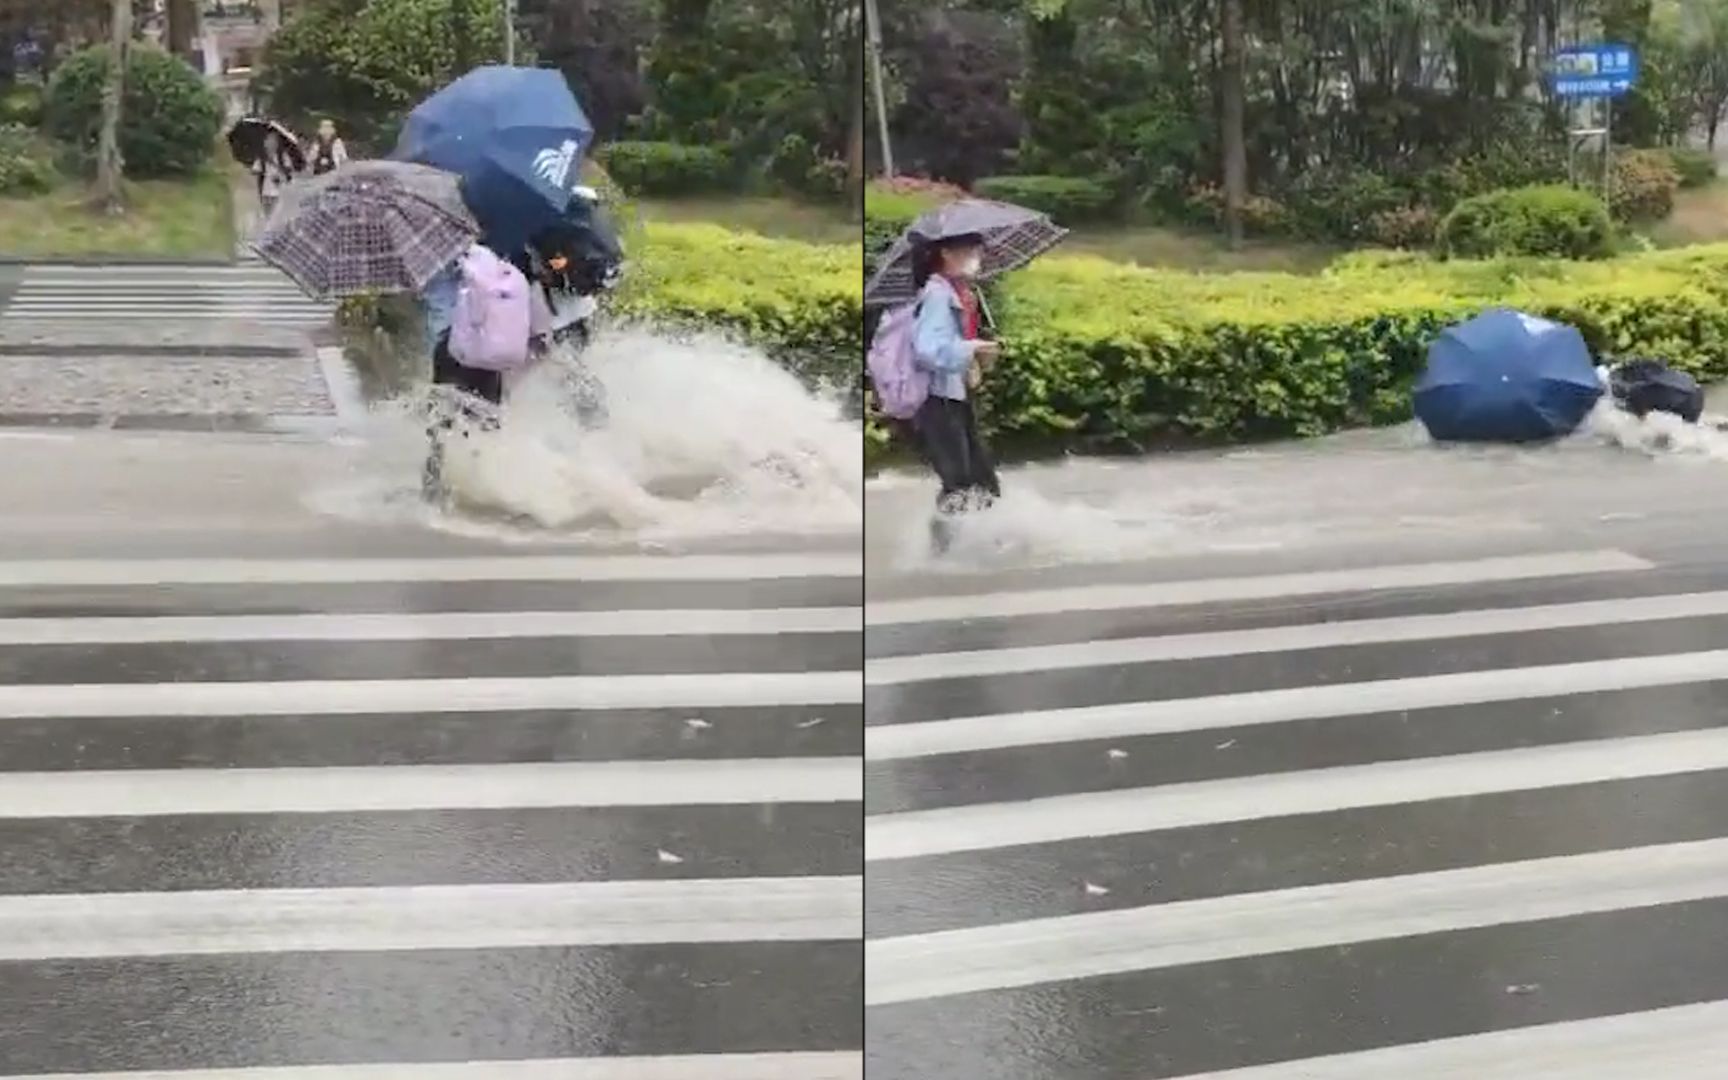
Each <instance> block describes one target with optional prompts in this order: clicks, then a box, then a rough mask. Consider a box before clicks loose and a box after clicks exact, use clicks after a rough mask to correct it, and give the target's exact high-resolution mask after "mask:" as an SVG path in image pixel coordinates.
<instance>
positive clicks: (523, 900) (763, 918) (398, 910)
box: [0, 877, 864, 960]
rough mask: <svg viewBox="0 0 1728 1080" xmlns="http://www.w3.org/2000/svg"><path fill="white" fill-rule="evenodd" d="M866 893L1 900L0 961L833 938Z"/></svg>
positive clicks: (648, 891)
mask: <svg viewBox="0 0 1728 1080" xmlns="http://www.w3.org/2000/svg"><path fill="white" fill-rule="evenodd" d="M863 903H864V897H863V879H861V878H858V877H797V878H717V879H695V880H685V881H677V880H674V881H596V882H556V883H549V884H541V883H534V884H485V885H411V886H406V887H394V888H331V889H218V890H199V891H186V892H148V893H87V894H83V895H65V894H50V895H30V896H0V960H61V959H91V958H98V957H119V956H172V955H193V954H198V955H210V954H216V953H273V952H340V951H367V952H378V951H399V950H405V949H507V948H527V947H545V946H572V945H643V944H694V943H703V942H719V941H844V940H850V939H856V938H858V937H860V936H862V934H863V923H864V911H863Z"/></svg>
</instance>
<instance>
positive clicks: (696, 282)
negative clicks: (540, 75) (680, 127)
mask: <svg viewBox="0 0 1728 1080" xmlns="http://www.w3.org/2000/svg"><path fill="white" fill-rule="evenodd" d="M636 250H639V251H640V258H639V259H638V260H637V261H636V262H634V263H633V264H632V268H631V272H630V274H629V276H628V277H627V278H626V285H625V288H624V289H623V291H622V292H621V294H620V295H619V296H618V297H617V299H616V302H615V303H614V304H613V305H612V310H613V311H615V312H616V313H617V314H619V315H620V316H622V317H625V318H635V319H641V320H644V321H648V322H653V323H657V324H662V325H665V326H668V327H670V328H676V329H703V330H711V331H720V332H724V333H728V334H732V335H736V336H737V337H738V338H740V339H741V340H744V341H747V342H749V343H751V344H752V345H755V346H757V347H758V348H761V349H764V350H766V351H767V352H768V353H769V355H771V356H773V357H774V358H775V359H776V360H778V361H779V362H781V363H782V364H784V365H785V366H786V367H787V368H788V369H790V370H792V371H793V372H795V373H797V374H798V375H799V376H800V377H801V378H804V379H805V380H807V381H808V382H810V383H812V384H818V385H825V386H830V387H833V386H840V387H845V388H848V389H851V388H855V387H856V386H857V385H858V380H859V374H858V370H859V366H860V365H859V359H858V358H859V357H860V356H862V355H863V352H864V341H863V267H862V261H861V257H860V253H859V250H858V246H857V245H856V244H845V245H816V244H804V243H799V242H797V241H793V240H775V239H769V238H766V237H762V236H757V235H755V234H753V233H734V232H729V231H728V230H726V229H722V228H720V227H719V226H717V225H667V224H655V223H649V224H648V225H647V226H646V228H645V231H644V234H643V239H642V243H641V247H640V248H639V249H636ZM395 299H396V298H392V297H386V298H383V299H382V300H379V299H375V298H370V297H360V298H355V299H351V300H348V301H346V302H345V303H344V304H343V307H342V311H341V312H340V321H341V323H342V325H343V327H344V331H345V338H346V344H347V348H348V352H349V355H350V356H351V357H353V358H354V359H355V360H356V361H357V364H358V366H359V367H360V368H361V369H362V371H363V372H367V373H368V377H369V378H372V379H375V380H376V383H377V385H383V386H388V385H400V383H401V381H402V379H403V375H402V373H401V372H400V370H399V369H400V367H401V365H403V364H404V362H405V360H406V362H408V363H409V364H411V365H413V366H414V370H419V368H418V365H419V364H420V363H421V361H420V359H419V357H420V356H421V355H422V353H420V351H419V350H420V349H421V347H422V346H421V345H420V343H419V342H418V340H417V339H418V337H419V335H420V323H419V319H418V317H417V315H416V314H415V313H414V311H413V309H412V305H411V304H410V305H409V306H407V307H404V306H403V305H402V304H400V303H396V302H395Z"/></svg>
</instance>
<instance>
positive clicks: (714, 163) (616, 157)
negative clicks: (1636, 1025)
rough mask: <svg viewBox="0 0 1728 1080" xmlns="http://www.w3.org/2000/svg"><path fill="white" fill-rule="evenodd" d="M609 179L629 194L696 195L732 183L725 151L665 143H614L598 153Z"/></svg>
mask: <svg viewBox="0 0 1728 1080" xmlns="http://www.w3.org/2000/svg"><path fill="white" fill-rule="evenodd" d="M598 156H599V158H600V160H601V163H602V164H604V165H605V166H606V170H607V172H609V173H611V175H612V179H613V180H615V181H617V182H618V185H619V186H620V187H622V188H623V189H624V190H625V191H627V192H629V193H630V194H632V195H699V194H702V193H705V192H712V191H723V190H726V189H727V188H729V187H731V186H732V179H733V178H732V163H731V160H730V157H729V155H728V154H727V153H726V151H725V150H722V149H720V148H718V147H713V146H685V145H682V144H680V143H669V142H615V143H612V144H610V145H608V146H606V147H603V148H602V149H601V150H600V151H599V154H598Z"/></svg>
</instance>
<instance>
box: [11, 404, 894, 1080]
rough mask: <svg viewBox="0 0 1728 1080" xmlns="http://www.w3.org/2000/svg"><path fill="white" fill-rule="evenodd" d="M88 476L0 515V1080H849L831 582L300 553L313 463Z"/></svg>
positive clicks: (434, 540)
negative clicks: (300, 473)
mask: <svg viewBox="0 0 1728 1080" xmlns="http://www.w3.org/2000/svg"><path fill="white" fill-rule="evenodd" d="M91 438H95V437H92V436H78V437H76V438H75V439H67V440H64V441H50V440H47V439H38V438H35V437H25V436H18V437H16V438H9V439H8V440H6V443H7V446H8V449H9V451H11V460H12V462H13V468H12V469H10V470H9V472H8V475H7V476H6V477H5V478H3V479H0V504H3V505H5V506H6V507H7V513H8V515H9V517H8V520H7V527H6V528H5V529H4V530H0V531H3V532H4V534H5V535H4V538H3V539H0V851H3V852H4V853H5V857H4V858H0V1077H6V1078H8V1080H11V1078H18V1077H26V1076H30V1077H40V1076H45V1075H53V1076H59V1075H64V1074H75V1075H78V1076H81V1077H90V1078H94V1080H103V1078H109V1077H114V1078H118V1077H134V1076H141V1075H145V1074H147V1075H149V1076H151V1077H156V1078H162V1080H171V1078H174V1077H177V1076H179V1075H181V1073H182V1072H183V1071H185V1072H186V1075H187V1076H188V1078H189V1080H190V1078H191V1077H192V1076H194V1075H195V1076H196V1077H198V1080H208V1078H210V1077H223V1078H228V1077H251V1076H268V1077H269V1080H381V1078H404V1080H405V1078H410V1077H411V1078H415V1080H420V1078H427V1080H445V1078H449V1080H467V1078H473V1080H495V1078H500V1077H505V1076H509V1077H520V1078H532V1080H542V1078H544V1080H551V1078H555V1077H556V1078H560V1080H563V1078H570V1080H575V1078H582V1080H589V1078H594V1080H599V1078H607V1080H611V1078H631V1080H635V1078H648V1077H653V1078H656V1080H683V1078H692V1080H695V1078H701V1080H742V1078H746V1077H748V1078H750V1080H857V1078H858V1077H859V1076H860V1068H861V1056H860V1052H861V1048H862V1041H863V1031H862V1019H861V998H862V973H861V970H860V963H859V952H860V944H859V938H860V936H861V930H862V927H861V903H862V901H861V883H860V877H859V874H860V866H861V857H862V835H861V834H862V826H861V821H860V799H861V791H860V783H859V772H860V770H859V761H858V745H859V739H860V730H861V724H862V715H861V714H862V705H861V701H860V691H859V675H858V666H859V660H858V657H859V651H860V645H859V637H860V635H859V631H858V625H859V619H860V614H859V601H860V593H861V584H860V580H859V577H858V570H857V560H856V555H855V554H848V553H847V552H846V551H845V550H844V548H845V545H844V544H841V543H839V541H837V540H836V539H835V538H828V539H825V540H821V541H818V540H814V539H812V540H808V541H805V542H798V543H794V542H792V541H784V542H775V543H767V542H763V543H758V544H755V545H754V547H752V548H751V550H747V551H742V552H740V551H733V552H727V551H721V550H712V551H703V550H698V549H691V550H686V551H683V552H681V553H670V552H659V553H656V552H643V551H639V550H638V551H630V550H624V549H623V548H618V547H615V548H614V549H613V550H609V551H594V550H585V549H580V548H576V547H573V546H571V545H556V544H554V545H535V544H524V543H521V542H517V543H504V542H499V541H489V540H486V539H484V538H477V537H473V536H470V537H466V538H459V537H453V536H449V535H441V534H438V533H435V532H431V531H428V530H423V529H414V528H408V527H404V526H401V525H392V526H383V525H380V526H369V525H366V524H364V523H357V522H352V521H350V522H338V521H332V520H327V519H321V518H319V517H317V516H316V515H310V514H308V513H306V512H305V511H303V510H300V509H298V508H297V506H296V502H295V500H294V499H293V498H291V497H287V495H288V493H291V492H293V491H295V490H296V488H295V484H296V483H297V481H296V479H295V474H294V473H293V472H291V471H289V470H288V469H287V466H288V465H289V464H291V463H293V462H300V463H301V465H302V467H304V468H306V469H308V470H309V471H311V472H317V471H319V470H320V469H327V468H328V467H329V461H328V460H326V459H325V458H321V457H318V454H321V453H327V451H315V450H313V449H311V448H304V447H303V448H299V449H296V448H294V447H292V446H289V445H286V444H281V443H270V442H247V441H244V440H238V439H235V440H227V441H224V440H220V439H216V440H212V441H208V442H195V441H193V440H189V439H187V440H182V441H181V442H179V443H175V444H172V445H176V446H182V447H191V448H192V449H191V451H190V455H189V456H185V457H184V458H172V459H171V458H168V457H162V456H158V454H159V452H160V450H161V446H163V445H165V444H161V443H148V442H142V441H136V440H132V441H128V440H123V439H116V440H113V441H112V442H111V443H107V444H104V443H92V442H90V441H88V440H89V439H91ZM93 446H96V447H101V446H111V447H112V449H111V450H104V451H100V452H96V451H92V450H91V447H93ZM206 460H208V462H209V468H207V469H203V471H200V469H201V468H202V466H200V465H199V463H200V462H202V461H206ZM32 462H34V463H35V465H34V466H33V465H32V464H31V463H32ZM36 466H40V467H36ZM45 470H47V471H51V472H52V473H53V477H54V479H53V480H52V481H49V480H48V479H46V473H45ZM56 487H58V488H59V490H58V492H56V491H55V490H54V489H55V488H56ZM733 546H734V547H738V546H739V545H736V544H735V545H733ZM855 550H856V549H855V548H853V551H854V552H855ZM265 1068H269V1069H271V1070H272V1071H269V1072H267V1073H253V1072H230V1071H222V1072H209V1073H207V1072H196V1073H193V1072H190V1070H252V1069H265ZM275 1070H280V1071H275Z"/></svg>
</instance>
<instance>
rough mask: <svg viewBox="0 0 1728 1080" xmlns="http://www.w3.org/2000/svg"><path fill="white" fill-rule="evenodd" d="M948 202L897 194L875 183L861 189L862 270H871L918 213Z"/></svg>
mask: <svg viewBox="0 0 1728 1080" xmlns="http://www.w3.org/2000/svg"><path fill="white" fill-rule="evenodd" d="M947 201H950V200H949V199H947V198H946V197H942V196H938V195H934V194H932V195H924V194H918V193H907V194H901V193H898V192H894V191H890V190H886V189H884V188H882V187H879V186H877V185H875V184H872V185H870V186H869V187H867V188H865V189H864V269H865V273H866V274H871V273H874V272H875V270H876V260H877V259H880V258H881V257H882V256H883V255H884V254H885V253H886V252H887V251H888V247H889V245H891V244H893V243H894V241H895V239H896V238H897V237H899V235H900V234H901V233H903V232H905V231H906V230H907V229H908V228H910V227H911V225H912V222H913V221H914V220H916V219H917V217H918V215H919V214H922V213H923V212H924V211H926V210H929V209H931V208H932V207H936V206H940V205H941V204H942V203H944V202H947Z"/></svg>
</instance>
